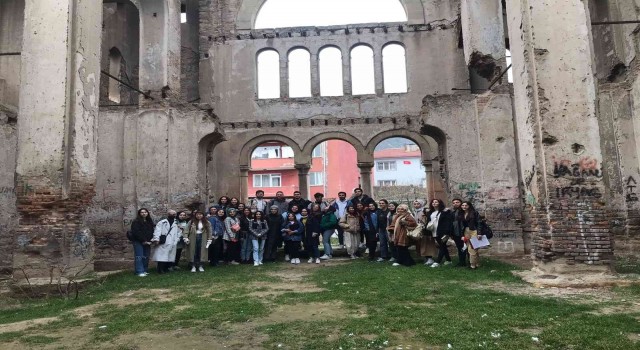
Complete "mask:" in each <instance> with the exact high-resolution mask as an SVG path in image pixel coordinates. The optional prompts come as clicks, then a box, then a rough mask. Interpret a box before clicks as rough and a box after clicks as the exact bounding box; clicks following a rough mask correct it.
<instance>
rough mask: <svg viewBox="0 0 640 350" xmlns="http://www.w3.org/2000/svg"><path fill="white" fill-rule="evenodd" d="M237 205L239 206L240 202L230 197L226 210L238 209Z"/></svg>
mask: <svg viewBox="0 0 640 350" xmlns="http://www.w3.org/2000/svg"><path fill="white" fill-rule="evenodd" d="M238 204H240V201H239V200H238V198H236V197H231V199H229V205H228V207H227V209H229V208H235V209H238Z"/></svg>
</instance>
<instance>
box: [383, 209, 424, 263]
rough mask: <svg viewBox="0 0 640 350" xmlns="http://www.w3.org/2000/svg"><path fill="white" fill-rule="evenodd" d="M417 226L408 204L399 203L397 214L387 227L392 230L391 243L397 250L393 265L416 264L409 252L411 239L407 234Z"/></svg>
mask: <svg viewBox="0 0 640 350" xmlns="http://www.w3.org/2000/svg"><path fill="white" fill-rule="evenodd" d="M417 226H418V224H417V222H416V220H415V219H414V218H413V216H412V215H411V213H410V212H409V206H407V205H406V204H401V205H399V206H398V209H397V214H396V215H395V216H394V217H393V221H391V225H389V229H390V230H391V231H393V243H394V244H395V246H396V249H397V252H398V257H397V261H396V262H395V263H393V266H400V265H404V266H412V265H415V264H416V262H415V261H414V260H413V259H412V258H411V254H410V253H409V246H410V245H411V241H410V240H409V236H408V235H407V234H408V233H409V231H410V230H413V229H414V228H416V227H417Z"/></svg>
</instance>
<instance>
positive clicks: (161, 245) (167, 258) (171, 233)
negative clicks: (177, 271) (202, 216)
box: [151, 210, 182, 273]
mask: <svg viewBox="0 0 640 350" xmlns="http://www.w3.org/2000/svg"><path fill="white" fill-rule="evenodd" d="M163 236H164V237H163ZM180 237H182V230H181V229H180V227H179V226H178V220H177V219H176V211H175V210H169V211H168V212H167V218H166V219H164V220H160V222H158V224H157V225H156V229H155V230H154V232H153V239H151V242H152V243H153V244H154V246H155V249H154V250H153V255H152V256H151V260H153V261H156V262H157V263H158V273H167V272H169V268H170V267H172V266H173V264H174V263H175V261H176V250H177V248H178V242H179V241H180Z"/></svg>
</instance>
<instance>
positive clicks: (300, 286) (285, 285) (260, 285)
mask: <svg viewBox="0 0 640 350" xmlns="http://www.w3.org/2000/svg"><path fill="white" fill-rule="evenodd" d="M249 289H250V290H253V292H251V293H249V296H253V297H258V298H263V297H276V296H279V295H282V294H285V293H317V292H324V291H326V289H323V288H318V287H317V286H315V285H313V284H311V283H304V282H300V283H296V284H293V285H292V284H291V283H289V282H282V283H279V282H253V283H251V284H250V285H249Z"/></svg>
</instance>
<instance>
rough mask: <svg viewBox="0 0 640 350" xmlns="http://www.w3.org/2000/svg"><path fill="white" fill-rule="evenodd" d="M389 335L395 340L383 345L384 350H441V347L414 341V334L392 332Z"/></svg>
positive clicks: (410, 332)
mask: <svg viewBox="0 0 640 350" xmlns="http://www.w3.org/2000/svg"><path fill="white" fill-rule="evenodd" d="M391 335H392V336H393V337H394V338H395V339H397V340H396V341H389V344H384V345H385V346H386V347H385V348H384V349H385V350H435V349H438V350H440V349H442V348H443V347H442V346H433V345H428V344H423V343H420V342H419V341H416V340H415V336H416V334H415V333H414V332H412V331H404V332H393V333H391Z"/></svg>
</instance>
